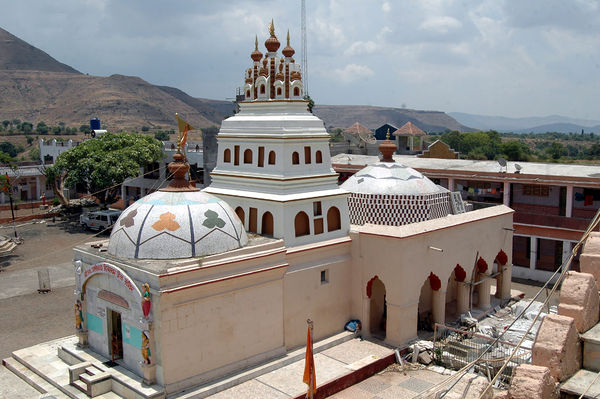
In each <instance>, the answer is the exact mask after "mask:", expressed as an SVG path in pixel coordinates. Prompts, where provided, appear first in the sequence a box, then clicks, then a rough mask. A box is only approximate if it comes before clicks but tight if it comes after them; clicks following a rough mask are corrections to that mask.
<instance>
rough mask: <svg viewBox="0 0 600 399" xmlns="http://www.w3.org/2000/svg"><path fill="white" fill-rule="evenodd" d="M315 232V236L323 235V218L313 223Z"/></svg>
mask: <svg viewBox="0 0 600 399" xmlns="http://www.w3.org/2000/svg"><path fill="white" fill-rule="evenodd" d="M313 227H314V228H313V231H314V234H315V235H317V234H323V231H324V230H323V218H317V219H315V220H314V221H313Z"/></svg>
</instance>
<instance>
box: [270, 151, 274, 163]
mask: <svg viewBox="0 0 600 399" xmlns="http://www.w3.org/2000/svg"><path fill="white" fill-rule="evenodd" d="M269 165H275V151H269Z"/></svg>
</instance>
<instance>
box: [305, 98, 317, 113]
mask: <svg viewBox="0 0 600 399" xmlns="http://www.w3.org/2000/svg"><path fill="white" fill-rule="evenodd" d="M304 99H305V100H308V110H309V111H310V112H311V113H312V110H313V107H314V106H315V102H314V100H313V99H312V98H310V96H309V95H308V94H307V95H305V96H304Z"/></svg>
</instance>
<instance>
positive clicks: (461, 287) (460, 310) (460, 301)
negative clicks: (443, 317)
mask: <svg viewBox="0 0 600 399" xmlns="http://www.w3.org/2000/svg"><path fill="white" fill-rule="evenodd" d="M468 311H469V283H466V282H464V281H457V282H456V314H458V315H461V314H464V313H467V312H468Z"/></svg>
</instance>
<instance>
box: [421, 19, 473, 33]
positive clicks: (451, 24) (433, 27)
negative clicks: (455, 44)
mask: <svg viewBox="0 0 600 399" xmlns="http://www.w3.org/2000/svg"><path fill="white" fill-rule="evenodd" d="M461 27H462V23H461V22H460V21H459V20H457V19H456V18H452V17H448V16H436V17H429V18H427V19H426V20H425V21H423V22H422V23H421V25H420V26H419V28H420V29H423V30H426V31H431V32H435V33H441V34H446V33H448V32H450V31H453V30H456V29H459V28H461Z"/></svg>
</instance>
